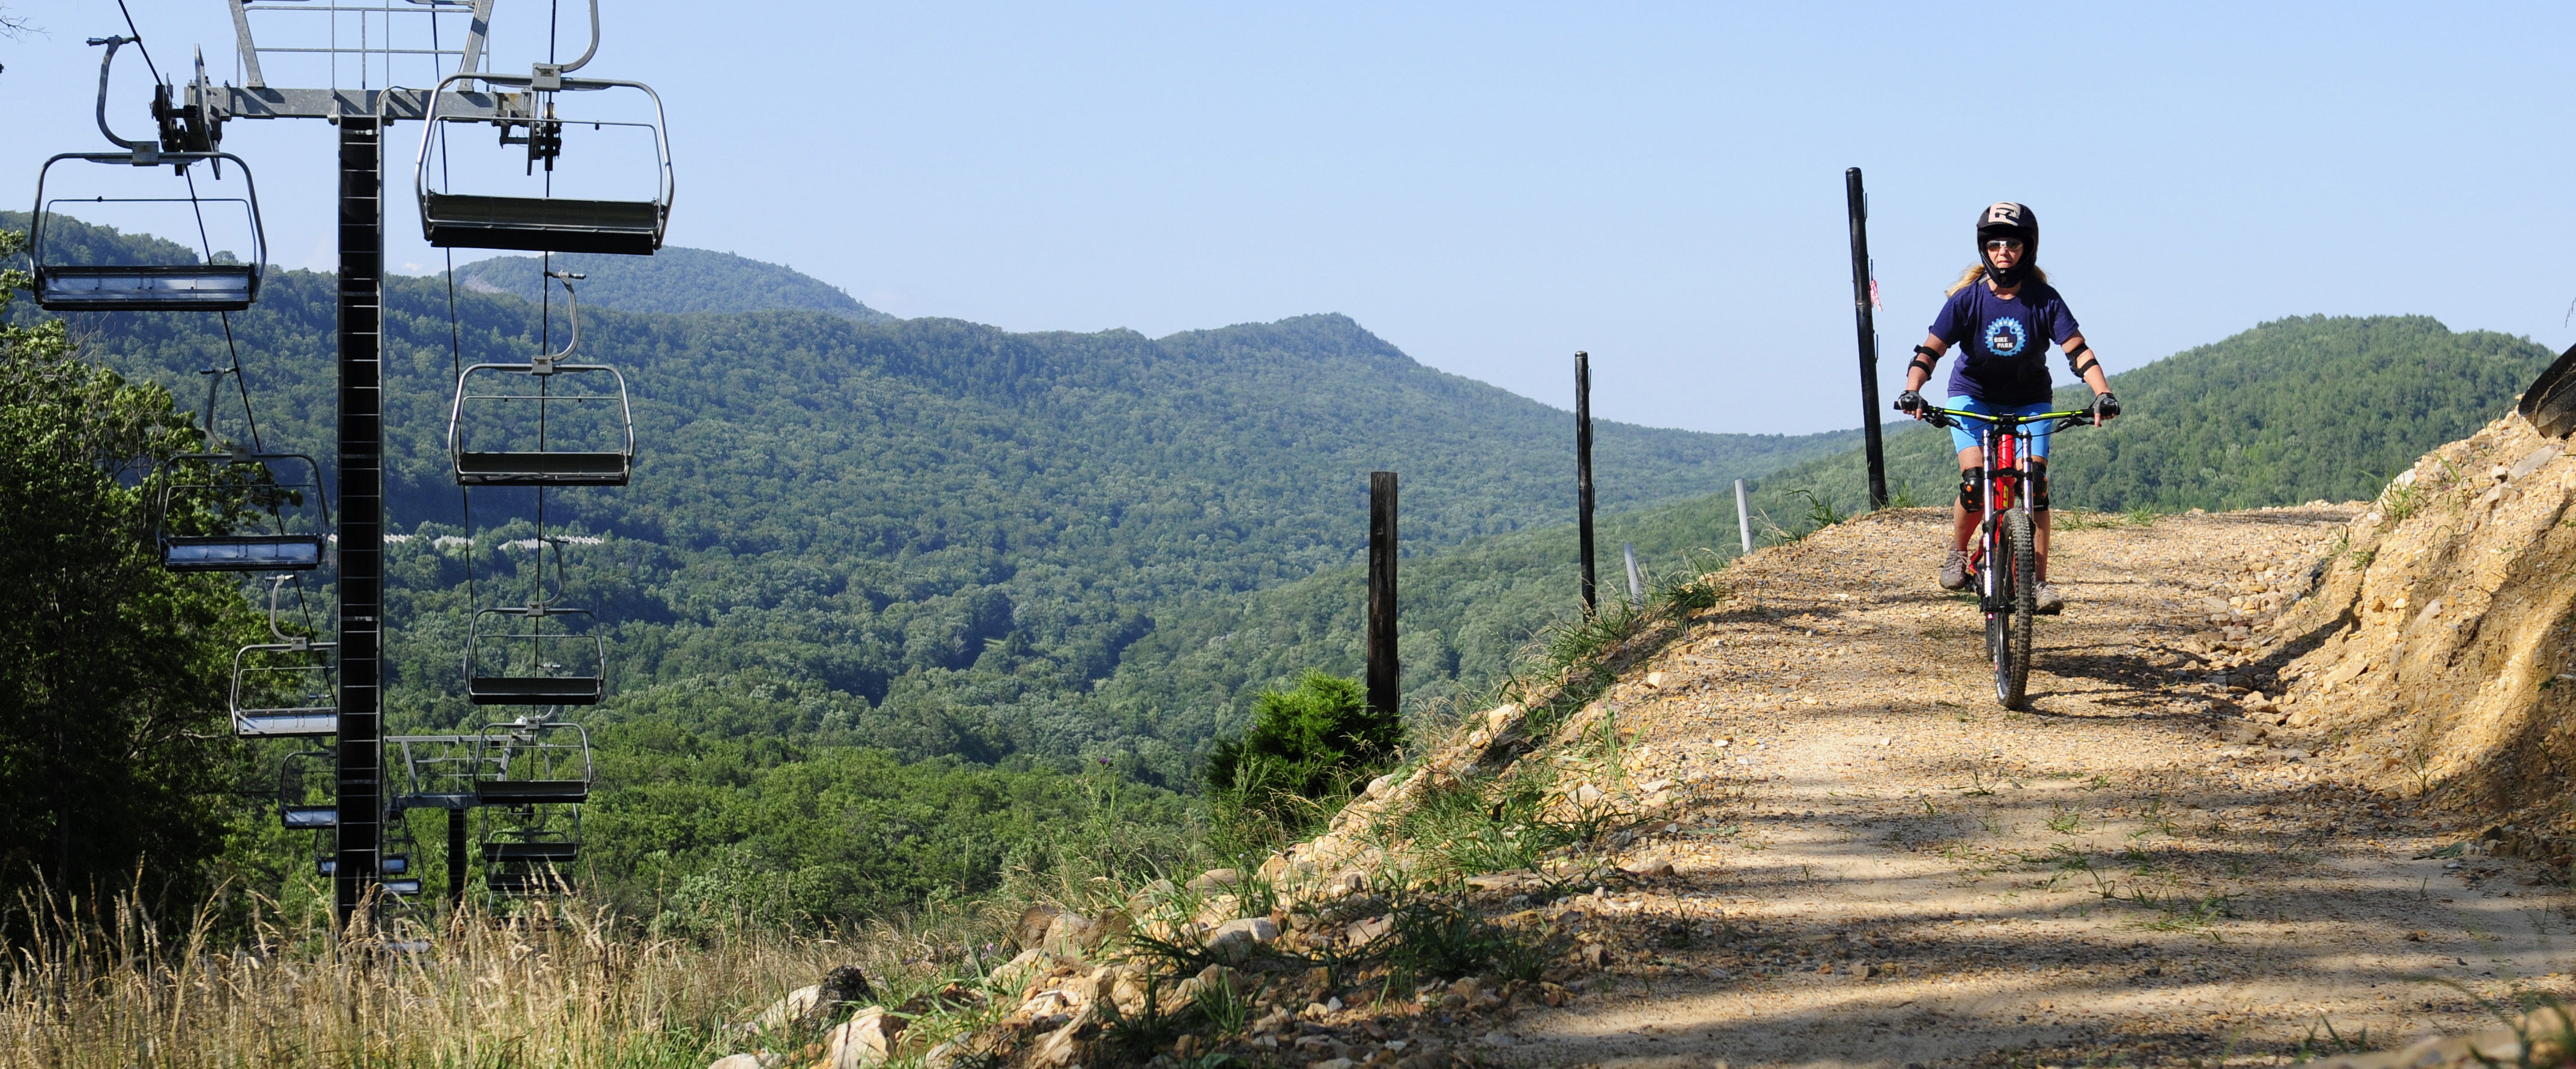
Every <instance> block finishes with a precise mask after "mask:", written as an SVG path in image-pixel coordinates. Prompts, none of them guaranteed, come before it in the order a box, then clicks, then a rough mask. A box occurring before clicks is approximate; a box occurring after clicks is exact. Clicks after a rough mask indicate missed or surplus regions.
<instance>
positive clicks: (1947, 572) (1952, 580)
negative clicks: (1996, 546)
mask: <svg viewBox="0 0 2576 1069" xmlns="http://www.w3.org/2000/svg"><path fill="white" fill-rule="evenodd" d="M1941 589H1943V590H1966V589H1968V551H1967V550H1964V549H1954V550H1951V551H1950V559H1949V560H1948V561H1946V562H1944V563H1943V564H1942V565H1941ZM2041 589H2043V590H2045V589H2047V588H2046V587H2041Z"/></svg>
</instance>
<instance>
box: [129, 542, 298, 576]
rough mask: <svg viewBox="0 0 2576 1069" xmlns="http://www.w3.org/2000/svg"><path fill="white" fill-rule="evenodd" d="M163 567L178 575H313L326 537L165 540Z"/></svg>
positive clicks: (162, 548)
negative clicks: (212, 573) (200, 573)
mask: <svg viewBox="0 0 2576 1069" xmlns="http://www.w3.org/2000/svg"><path fill="white" fill-rule="evenodd" d="M161 566H162V567H164V568H168V569H170V570H171V571H174V572H274V571H290V572H298V571H310V570H312V569H315V568H319V567H321V566H322V536H320V535H294V536H285V537H281V536H278V535H174V536H171V537H169V538H164V539H162V540H161Z"/></svg>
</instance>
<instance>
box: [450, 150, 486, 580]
mask: <svg viewBox="0 0 2576 1069" xmlns="http://www.w3.org/2000/svg"><path fill="white" fill-rule="evenodd" d="M440 136H441V137H444V136H445V135H444V134H443V133H442V134H441V135H440ZM446 252H447V364H448V367H449V369H450V373H451V374H452V375H454V376H455V377H456V380H457V381H459V382H462V381H464V380H465V335H464V332H463V328H462V327H460V326H458V324H457V318H456V250H454V249H448V250H446ZM456 511H457V515H458V516H460V517H461V518H462V521H463V523H464V524H465V612H466V614H467V616H468V623H469V625H470V624H471V617H472V614H473V612H474V610H475V607H476V606H479V605H481V604H482V602H481V601H479V600H477V599H476V597H475V595H474V495H473V493H472V492H471V491H469V490H468V489H466V486H465V484H464V483H461V482H460V483H458V484H456Z"/></svg>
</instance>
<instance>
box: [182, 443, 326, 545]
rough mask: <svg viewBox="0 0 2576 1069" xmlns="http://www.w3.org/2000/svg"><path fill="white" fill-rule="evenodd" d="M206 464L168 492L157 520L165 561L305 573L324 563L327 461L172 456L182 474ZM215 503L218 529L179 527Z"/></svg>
mask: <svg viewBox="0 0 2576 1069" xmlns="http://www.w3.org/2000/svg"><path fill="white" fill-rule="evenodd" d="M199 466H202V467H203V469H204V471H205V474H204V475H203V476H200V477H197V478H195V479H191V480H188V481H180V478H179V477H174V479H173V481H172V482H171V483H170V485H169V486H167V487H166V488H165V489H164V490H163V491H162V497H161V508H160V515H159V516H158V518H157V519H156V521H155V524H156V526H157V527H158V529H159V530H158V532H157V534H158V541H159V542H160V543H161V566H162V567H164V568H168V569H170V570H171V571H174V572H275V571H296V572H303V571H312V570H313V569H315V568H319V567H321V566H322V558H323V553H324V549H325V547H326V546H327V545H328V544H329V541H330V533H329V531H330V526H331V516H330V510H329V507H328V506H327V505H326V504H325V502H324V500H323V497H322V466H321V465H320V464H318V463H316V462H315V461H314V459H313V458H312V457H310V456H307V455H305V454H303V453H256V452H250V451H247V450H236V451H233V452H225V453H187V454H183V455H180V456H176V457H172V458H171V464H170V468H171V470H172V471H173V472H174V473H185V472H188V471H191V470H192V469H194V468H196V467H199ZM280 469H284V470H283V471H281V470H280ZM281 475H283V476H284V478H281V477H280V476H281ZM207 510H211V511H213V512H215V515H214V517H213V518H212V523H211V526H214V527H216V528H217V529H216V530H214V531H211V532H202V533H190V532H182V531H177V530H174V529H173V528H174V527H177V526H181V525H182V524H185V523H186V521H187V520H190V519H203V518H205V517H204V516H203V512H204V511H207ZM263 513H264V514H265V515H264V519H253V520H249V521H247V522H243V523H241V524H240V525H239V526H236V525H235V523H234V522H233V521H234V520H235V518H236V517H239V516H243V515H251V516H259V515H261V514H263ZM174 521H177V522H174ZM190 526H193V525H192V524H191V525H190Z"/></svg>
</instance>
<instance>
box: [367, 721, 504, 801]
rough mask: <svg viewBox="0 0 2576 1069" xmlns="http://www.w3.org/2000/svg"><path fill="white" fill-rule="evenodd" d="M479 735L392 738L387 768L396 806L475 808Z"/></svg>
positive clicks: (388, 739) (387, 743)
mask: <svg viewBox="0 0 2576 1069" xmlns="http://www.w3.org/2000/svg"><path fill="white" fill-rule="evenodd" d="M481 741H482V739H481V736H479V735H389V736H386V737H385V755H386V761H385V764H386V767H387V769H388V770H392V769H395V768H399V769H400V771H399V772H398V773H395V779H394V780H393V781H392V782H393V784H394V787H393V793H392V799H393V804H394V805H395V806H398V807H400V808H404V809H442V810H443V809H472V808H474V806H475V801H474V781H475V779H476V778H477V777H476V776H475V773H474V770H475V767H476V764H475V763H476V761H477V760H478V758H477V757H476V754H475V750H476V748H477V744H478V743H479V742H481Z"/></svg>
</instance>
